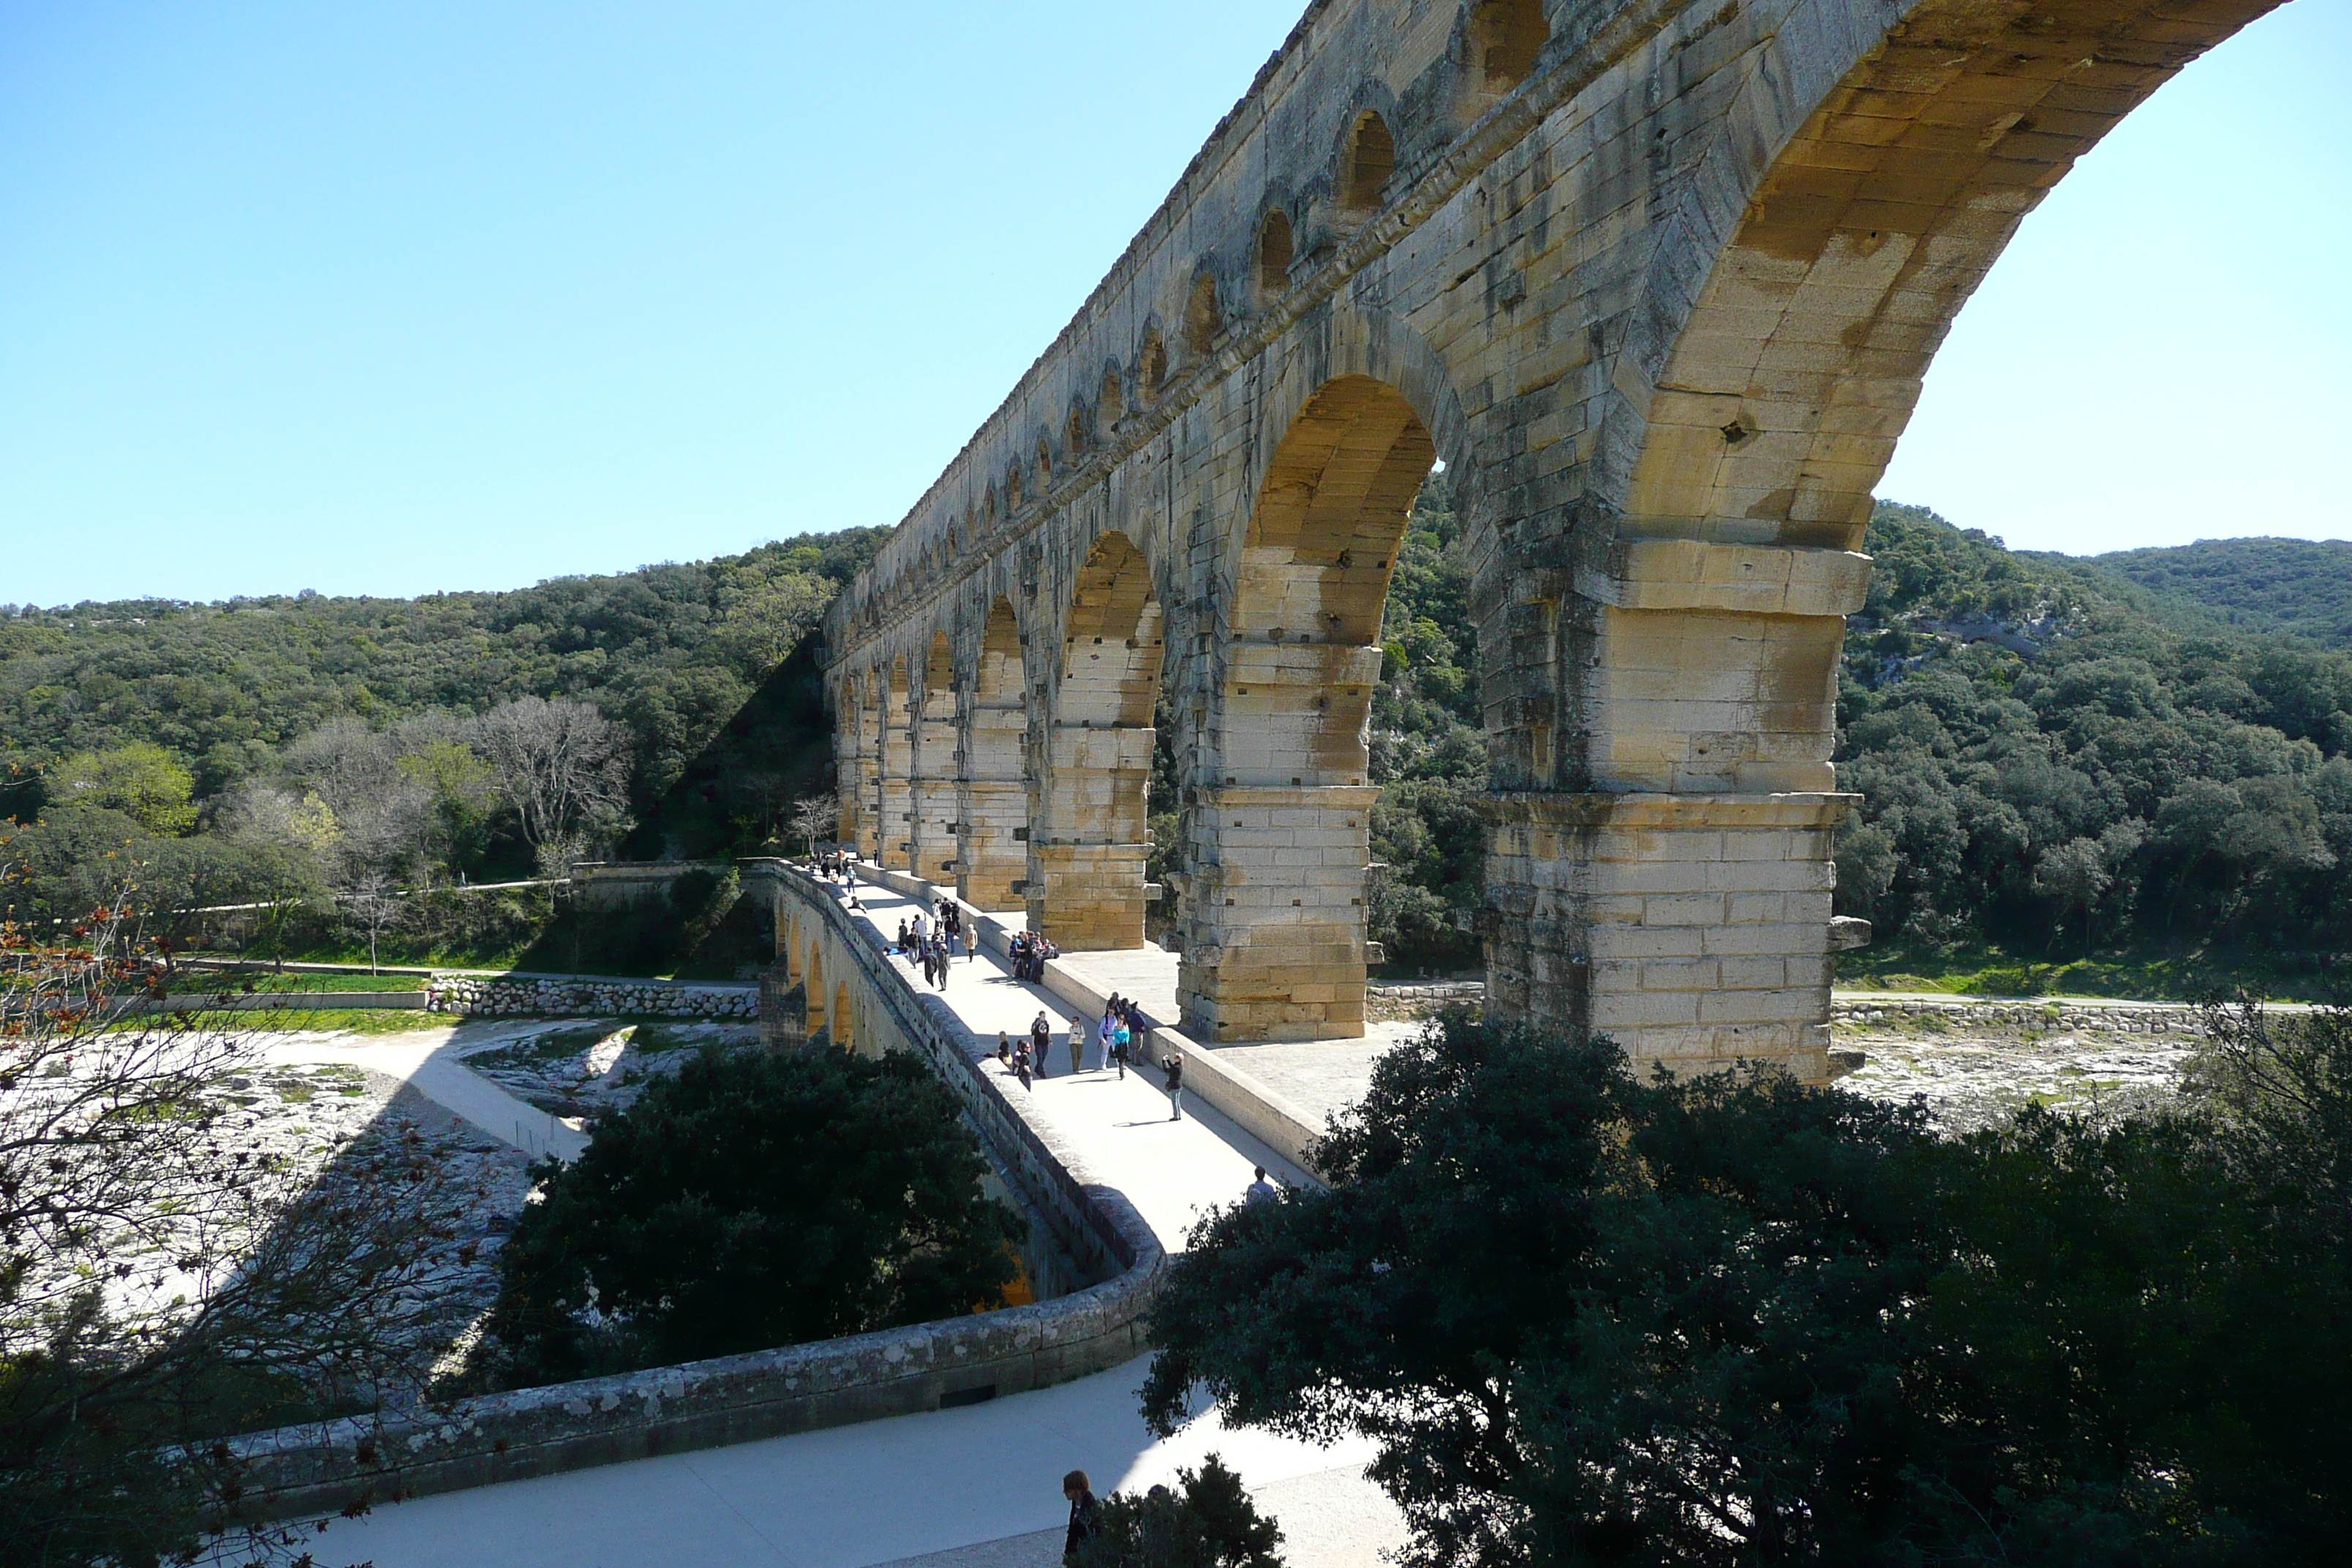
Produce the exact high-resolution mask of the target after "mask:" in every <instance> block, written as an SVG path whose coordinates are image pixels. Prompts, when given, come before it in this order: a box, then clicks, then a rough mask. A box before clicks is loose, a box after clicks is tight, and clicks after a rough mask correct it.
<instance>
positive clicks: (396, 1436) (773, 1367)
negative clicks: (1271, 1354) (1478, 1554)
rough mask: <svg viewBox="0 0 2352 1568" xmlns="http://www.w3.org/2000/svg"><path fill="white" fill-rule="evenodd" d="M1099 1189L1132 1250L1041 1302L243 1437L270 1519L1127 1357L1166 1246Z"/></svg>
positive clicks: (844, 1418) (743, 1436)
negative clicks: (1098, 1279)
mask: <svg viewBox="0 0 2352 1568" xmlns="http://www.w3.org/2000/svg"><path fill="white" fill-rule="evenodd" d="M1093 1202H1094V1203H1095V1205H1097V1209H1098V1211H1099V1212H1100V1213H1101V1214H1102V1215H1103V1218H1104V1221H1105V1223H1106V1224H1107V1225H1108V1226H1109V1227H1110V1228H1111V1230H1112V1231H1113V1233H1114V1234H1115V1235H1116V1236H1117V1237H1118V1240H1119V1242H1120V1245H1121V1246H1122V1247H1124V1248H1125V1249H1126V1250H1127V1251H1128V1253H1129V1255H1130V1257H1131V1258H1132V1263H1131V1266H1130V1267H1129V1268H1128V1269H1127V1270H1126V1271H1125V1272H1124V1273H1121V1274H1120V1275H1118V1277H1117V1278H1116V1279H1111V1280H1110V1281H1108V1283H1106V1284H1102V1285H1097V1286H1096V1287H1094V1288H1093V1289H1087V1290H1082V1291H1079V1292H1077V1293H1076V1294H1075V1295H1070V1296H1065V1297H1062V1298H1060V1299H1059V1300H1053V1301H1047V1302H1044V1303H1042V1304H1040V1305H1037V1306H1031V1307H1014V1308H1010V1309H1007V1310H1003V1311H997V1312H983V1313H980V1314H978V1315H976V1316H973V1317H970V1318H957V1319H952V1320H950V1321H944V1322H937V1323H919V1324H916V1325H914V1326H913V1327H910V1328H904V1329H892V1330H887V1331H883V1332H880V1333H873V1334H859V1335H857V1336H856V1337H854V1338H850V1339H840V1340H827V1341H824V1342H821V1343H817V1344H811V1345H793V1346H790V1347H787V1348H785V1349H782V1350H772V1351H759V1352H753V1353H751V1354H749V1355H737V1356H723V1357H720V1358H718V1359H716V1360H712V1361H699V1362H688V1363H684V1364H682V1365H678V1366H666V1367H656V1368H655V1369H653V1370H651V1371H648V1372H639V1373H623V1374H621V1375H618V1376H614V1377H600V1378H591V1379H588V1380H585V1381H583V1382H579V1383H563V1384H553V1385H551V1386H550V1387H546V1388H526V1389H518V1390H515V1391H513V1392H511V1393H507V1394H486V1395H483V1396H481V1397H479V1398H475V1399H467V1400H461V1401H458V1402H457V1404H455V1405H451V1406H450V1407H449V1408H448V1409H446V1410H445V1411H440V1412H433V1413H427V1414H424V1415H418V1416H417V1417H415V1418H413V1419H408V1420H401V1421H392V1422H377V1421H373V1420H367V1419H362V1418H352V1419H346V1420H341V1421H336V1422H331V1423H328V1424H325V1425H323V1426H298V1427H288V1428H284V1429H281V1430H279V1431H276V1432H267V1433H262V1434H258V1435H257V1436H251V1437H247V1438H243V1439H240V1440H238V1441H237V1442H236V1444H235V1445H234V1447H235V1449H236V1453H237V1456H238V1458H240V1459H242V1460H243V1462H244V1463H245V1465H246V1467H247V1472H246V1478H245V1481H246V1489H247V1496H248V1497H253V1498H257V1499H259V1500H260V1507H259V1510H258V1512H259V1513H260V1514H261V1515H263V1516H266V1517H269V1518H279V1519H283V1518H290V1517H293V1516H295V1515H299V1514H312V1513H329V1512H334V1511H338V1510H341V1509H343V1508H345V1507H348V1506H349V1505H351V1504H352V1503H353V1502H356V1501H359V1500H362V1499H373V1500H379V1501H381V1500H385V1499H388V1498H391V1497H394V1496H395V1495H397V1496H403V1497H406V1496H416V1495H422V1494H425V1493H430V1492H444V1491H454V1490H457V1489H462V1488H467V1487H478V1486H489V1485H492V1484H495V1483H497V1482H499V1481H511V1480H521V1479H525V1478H527V1477H530V1476H544V1475H552V1474H556V1473H558V1472H560V1471H564V1470H574V1469H583V1468H587V1467H589V1466H593V1465H610V1464H618V1463H621V1462H623V1461H625V1460H629V1459H644V1458H653V1457H655V1456H656V1455H660V1454H670V1453H678V1452H682V1451H685V1450H688V1449H693V1448H707V1447H717V1446H718V1445H720V1444H723V1443H742V1442H749V1441H751V1440H752V1439H754V1438H759V1437H776V1436H784V1435H786V1434H788V1433H793V1432H803V1431H808V1430H811V1429H813V1428H815V1427H820V1426H845V1425H847V1424H848V1423H851V1422H856V1421H872V1420H877V1419H879V1418H880V1417H883V1416H887V1415H912V1414H915V1413H917V1412H919V1411H926V1410H937V1409H939V1408H940V1407H941V1406H942V1405H963V1404H977V1403H979V1402H981V1401H982V1400H987V1399H993V1398H996V1397H998V1396H1000V1395H1003V1394H1020V1393H1023V1392H1025V1391H1027V1390H1029V1389H1033V1388H1044V1387H1046V1386H1049V1385H1050V1384H1056V1383H1063V1382H1066V1381H1068V1380H1069V1379H1071V1378H1076V1377H1084V1376H1087V1374H1089V1373H1096V1372H1101V1371H1104V1370H1106V1369H1108V1368H1110V1367H1114V1366H1118V1365H1119V1364H1121V1363H1125V1362H1128V1361H1130V1360H1132V1359H1133V1358H1134V1357H1136V1356H1138V1355H1139V1354H1141V1353H1142V1352H1143V1351H1144V1350H1145V1349H1146V1348H1148V1341H1147V1338H1146V1333H1145V1329H1144V1321H1143V1320H1144V1312H1145V1310H1146V1309H1147V1308H1148V1307H1149V1306H1150V1302H1151V1299H1152V1295H1153V1293H1154V1291H1155V1289H1156V1288H1157V1286H1158V1284H1159V1279H1160V1267H1161V1261H1162V1260H1161V1255H1160V1246H1159V1243H1158V1242H1157V1241H1156V1240H1154V1239H1153V1237H1152V1235H1151V1229H1150V1226H1148V1225H1146V1224H1145V1223H1144V1222H1143V1219H1142V1216H1141V1215H1138V1214H1137V1213H1136V1212H1135V1210H1134V1209H1133V1208H1132V1207H1131V1206H1130V1205H1129V1204H1128V1203H1127V1201H1126V1200H1125V1199H1124V1198H1122V1197H1120V1196H1119V1195H1118V1194H1116V1193H1100V1194H1096V1195H1095V1197H1094V1199H1093Z"/></svg>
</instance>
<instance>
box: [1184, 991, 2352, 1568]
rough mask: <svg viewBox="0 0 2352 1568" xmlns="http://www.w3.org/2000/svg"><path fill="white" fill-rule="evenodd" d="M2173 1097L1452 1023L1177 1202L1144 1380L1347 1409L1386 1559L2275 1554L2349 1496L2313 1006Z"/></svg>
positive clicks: (2232, 1559) (2344, 1057)
mask: <svg viewBox="0 0 2352 1568" xmlns="http://www.w3.org/2000/svg"><path fill="white" fill-rule="evenodd" d="M2200 1075H2201V1079H2200V1081H2202V1082H2203V1083H2206V1084H2209V1085H2210V1086H2212V1087H2210V1088H2203V1089H2195V1090H2194V1092H2193V1093H2192V1097H2191V1099H2190V1100H2189V1102H2188V1103H2187V1105H2186V1106H2185V1107H2183V1108H2182V1109H2181V1110H2179V1111H2178V1112H2177V1113H2174V1114H2168V1115H2162V1116H2157V1117H2140V1118H2126V1119H2124V1120H2122V1121H2116V1122H2113V1123H2110V1124H2105V1125H2101V1124H2094V1123H2093V1122H2090V1121H2077V1120H2074V1119H2070V1118H2067V1117H2063V1116H2058V1115H2054V1114H2051V1113H2049V1112H2046V1111H2042V1110H2028V1111H2026V1112H2023V1113H2021V1114H2020V1115H2019V1116H2018V1117H2017V1118H2016V1119H2015V1120H2014V1121H2011V1123H2009V1124H2007V1125H2005V1126H2002V1127H1999V1128H1995V1129H1992V1130H1990V1131H1983V1132H1979V1133H1973V1134H1970V1135H1969V1136H1967V1137H1965V1138H1958V1139H1945V1138H1940V1137H1938V1136H1937V1135H1936V1133H1935V1131H1934V1130H1933V1129H1932V1128H1931V1127H1929V1126H1928V1124H1927V1121H1926V1118H1925V1112H1924V1111H1923V1110H1920V1109H1918V1108H1916V1107H1912V1108H1902V1107H1889V1106H1885V1105H1880V1104H1876V1103H1874V1102H1872V1101H1870V1100H1864V1099H1863V1098H1861V1097H1859V1096H1854V1095H1849V1094H1846V1093H1844V1092H1843V1091H1840V1090H1837V1089H1811V1088H1807V1087H1805V1086H1802V1085H1800V1084H1798V1083H1796V1082H1794V1081H1792V1080H1790V1079H1787V1078H1786V1077H1783V1076H1779V1075H1775V1074H1772V1073H1769V1072H1764V1071H1746V1070H1742V1071H1738V1072H1727V1073H1721V1074H1715V1075H1709V1076H1706V1077H1703V1078H1700V1079H1692V1080H1689V1081H1681V1082H1678V1081H1675V1080H1673V1079H1668V1078H1664V1077H1663V1076H1662V1077H1661V1079H1659V1080H1658V1081H1655V1082H1653V1083H1647V1084H1643V1083H1639V1082H1637V1081H1636V1080H1635V1079H1633V1076H1632V1074H1631V1073H1630V1072H1629V1071H1628V1069H1627V1068H1626V1066H1625V1063H1624V1059H1623V1058H1622V1054H1621V1053H1619V1052H1618V1051H1617V1050H1616V1049H1615V1047H1612V1046H1611V1045H1610V1044H1609V1043H1608V1042H1607V1041H1605V1040H1583V1041H1559V1040H1545V1039H1541V1038H1538V1037H1533V1036H1528V1035H1520V1034H1511V1033H1507V1032H1505V1031H1501V1030H1496V1029H1488V1028H1481V1027H1477V1026H1470V1025H1467V1024H1465V1023H1462V1022H1460V1021H1454V1022H1452V1023H1450V1024H1448V1025H1447V1026H1444V1027H1443V1028H1440V1029H1433V1030H1432V1031H1431V1032H1430V1033H1428V1034H1427V1035H1425V1036H1423V1037H1422V1038H1420V1039H1418V1040H1416V1041H1414V1042H1412V1043H1411V1044H1409V1045H1407V1046H1405V1047H1401V1048H1400V1049H1398V1050H1397V1051H1395V1052H1393V1053H1391V1055H1390V1056H1388V1057H1387V1058H1383V1059H1382V1061H1381V1064H1380V1065H1379V1067H1378V1068H1377V1069H1376V1071H1375V1074H1374V1077H1373V1080H1372V1084H1371V1087H1370V1092H1369V1093H1368V1094H1367V1095H1366V1096H1365V1098H1364V1100H1362V1102H1361V1103H1360V1106H1359V1107H1358V1108H1357V1109H1356V1110H1353V1111H1351V1112H1350V1113H1349V1115H1348V1116H1347V1117H1346V1118H1344V1119H1341V1120H1338V1121H1335V1122H1334V1125H1333V1127H1332V1130H1331V1132H1330V1135H1329V1136H1328V1138H1327V1139H1325V1140H1324V1141H1322V1142H1320V1143H1319V1144H1318V1146H1317V1148H1316V1149H1315V1151H1314V1159H1315V1162H1316V1163H1317V1165H1318V1168H1319V1169H1321V1170H1323V1171H1324V1172H1325V1173H1328V1177H1329V1180H1330V1186H1329V1189H1328V1191H1327V1192H1319V1193H1318V1192H1296V1193H1292V1194H1286V1196H1285V1197H1284V1199H1283V1200H1282V1201H1281V1202H1279V1203H1274V1204H1256V1205H1235V1206H1234V1207H1233V1208H1230V1209H1227V1210H1225V1211H1223V1212H1222V1213H1218V1214H1215V1215H1210V1216H1209V1217H1208V1218H1206V1219H1204V1220H1203V1221H1202V1224H1201V1226H1199V1227H1198V1228H1197V1229H1196V1231H1195V1232H1194V1234H1193V1237H1192V1245H1191V1247H1190V1248H1189V1250H1188V1251H1186V1252H1185V1253H1183V1254H1181V1255H1180V1256H1179V1257H1178V1258H1176V1259H1175V1260H1174V1261H1173V1263H1172V1264H1171V1270H1170V1274H1169V1278H1168V1280H1167V1283H1166V1286H1165V1288H1164V1289H1163V1291H1162V1293H1161V1295H1160V1300H1159V1301H1158V1303H1157V1305H1156V1307H1155V1309H1154V1312H1153V1317H1152V1334H1153V1338H1154V1340H1155V1342H1157V1343H1158V1344H1159V1345H1160V1347H1161V1351H1160V1357H1159V1359H1158V1360H1157V1361H1156V1362H1155V1363H1154V1365H1153V1368H1152V1371H1151V1373H1150V1377H1149V1379H1148V1381H1147V1383H1146V1384H1145V1389H1144V1396H1145V1414H1146V1415H1147V1417H1148V1418H1149V1419H1150V1421H1151V1422H1152V1424H1153V1425H1154V1426H1156V1427H1157V1428H1158V1429H1160V1430H1161V1431H1163V1432H1166V1431H1169V1430H1171V1429H1172V1428H1173V1426H1175V1425H1177V1424H1178V1423H1179V1422H1181V1420H1182V1419H1183V1417H1184V1416H1185V1415H1187V1414H1188V1413H1189V1409H1190V1403H1189V1402H1190V1397H1191V1392H1192V1389H1193V1387H1194V1386H1195V1385H1197V1384H1205V1386H1206V1387H1207V1389H1208V1391H1209V1393H1210V1394H1212V1395H1213V1396H1214V1397H1215V1399H1216V1400H1217V1401H1218V1402H1219V1404H1220V1405H1221V1407H1222V1409H1223V1414H1224V1415H1225V1417H1226V1419H1228V1420H1229V1421H1234V1422H1239V1423H1243V1424H1249V1425H1262V1426H1271V1427H1274V1428H1276V1430H1279V1431H1283V1432H1286V1433H1290V1434H1293V1435H1297V1436H1307V1437H1313V1438H1318V1439H1331V1438H1336V1437H1339V1436H1347V1435H1357V1436H1366V1437H1370V1438H1371V1439H1373V1440H1374V1441H1375V1442H1377V1443H1378V1444H1379V1445H1380V1447H1381V1456H1380V1458H1378V1459H1377V1460H1376V1461H1375V1462H1374V1464H1373V1465H1372V1467H1371V1468H1370V1474H1371V1476H1372V1477H1373V1479H1375V1480H1377V1481H1378V1482H1379V1483H1380V1484H1381V1486H1382V1487H1383V1488H1385V1489H1387V1490H1388V1492H1389V1493H1390V1495H1391V1497H1393V1498H1394V1499H1395V1500H1396V1501H1397V1503H1398V1505H1399V1506H1400V1508H1401V1509H1402V1511H1403V1512H1404V1514H1405V1517H1406V1519H1407V1520H1408V1521H1409V1522H1410V1524H1411V1526H1412V1530H1413V1533H1414V1543H1413V1545H1412V1549H1411V1552H1410V1554H1409V1561H1411V1562H1412V1563H1416V1564H1421V1565H1424V1568H1438V1565H1441V1564H1443V1565H1447V1568H1453V1565H1469V1564H1478V1565H1480V1568H1486V1565H1496V1568H1499V1565H1502V1564H1518V1563H1591V1564H1601V1563H1626V1564H1633V1563H1639V1564H1643V1565H1645V1568H1647V1565H1655V1564H1665V1565H1689V1568H1744V1565H1747V1564H1753V1563H1865V1564H1879V1563H1884V1564H1890V1565H1891V1564H1927V1563H1970V1564H1976V1563H1981V1564H1991V1563H2018V1564H2025V1563H2032V1564H2046V1565H2048V1568H2061V1565H2064V1568H2075V1565H2077V1564H2085V1563H2087V1564H2095V1565H2101V1568H2107V1565H2112V1568H2123V1565H2125V1564H2192V1563H2193V1564H2223V1563H2229V1564H2237V1563H2245V1564H2253V1563H2263V1564H2312V1565H2317V1564H2321V1563H2333V1562H2335V1561H2337V1560H2338V1559H2339V1557H2340V1549H2341V1542H2342V1540H2343V1539H2344V1536H2345V1532H2346V1531H2347V1526H2352V1438H2347V1433H2346V1428H2345V1424H2344V1422H2343V1421H2342V1418H2341V1416H2342V1411H2343V1410H2344V1408H2345V1407H2346V1405H2347V1402H2352V1362H2347V1358H2346V1357H2345V1356H2344V1355H2343V1354H2342V1352H2341V1348H2340V1326H2341V1322H2342V1321H2343V1319H2344V1317H2345V1315H2346V1314H2347V1312H2352V1246H2347V1218H2346V1215H2347V1201H2346V1200H2347V1196H2352V1192H2347V1185H2346V1181H2347V1174H2352V1015H2347V1014H2345V1013H2341V1012H2327V1013H2323V1014H2322V1015H2321V1016H2318V1017H2317V1018H2315V1019H2313V1020H2311V1021H2309V1022H2307V1023H2305V1022H2297V1023H2294V1024H2291V1025H2290V1024H2284V1023H2282V1022H2281V1021H2280V1020H2277V1019H2267V1020H2264V1019H2262V1018H2260V1017H2259V1016H2248V1015H2242V1016H2240V1017H2239V1018H2238V1019H2237V1021H2236V1022H2235V1023H2234V1024H2231V1025H2230V1026H2228V1027H2225V1028H2224V1029H2222V1030H2221V1031H2220V1032H2219V1033H2218V1034H2217V1044H2216V1046H2215V1047H2214V1050H2213V1052H2212V1053H2211V1056H2210V1059H2209V1061H2208V1063H2207V1064H2206V1065H2205V1066H2204V1067H2203V1068H2200Z"/></svg>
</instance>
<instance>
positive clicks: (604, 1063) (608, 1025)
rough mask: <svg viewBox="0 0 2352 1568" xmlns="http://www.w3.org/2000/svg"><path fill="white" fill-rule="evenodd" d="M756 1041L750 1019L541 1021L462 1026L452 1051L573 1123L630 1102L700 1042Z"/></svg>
mask: <svg viewBox="0 0 2352 1568" xmlns="http://www.w3.org/2000/svg"><path fill="white" fill-rule="evenodd" d="M759 1038H760V1030H759V1026H757V1025H756V1024H715V1023H691V1024H689V1023H669V1022H662V1023H652V1024H629V1025H624V1024H622V1023H620V1022H619V1021H618V1020H616V1019H593V1018H590V1019H570V1020H564V1021H562V1022H551V1021H548V1020H544V1019H541V1020H536V1021H533V1022H530V1023H516V1024H504V1025H480V1024H476V1025H470V1026H467V1028H466V1029H465V1030H464V1031H463V1032H462V1033H461V1035H460V1036H459V1040H458V1050H459V1052H460V1054H461V1055H462V1056H463V1058H464V1059H465V1063H466V1065H467V1067H468V1068H472V1069H473V1070H474V1071H476V1072H478V1073H479V1074H481V1075H482V1076H483V1077H484V1078H487V1079H490V1080H491V1081H493V1082H495V1083H497V1084H498V1085H499V1087H500V1088H502V1089H505V1090H506V1091H507V1092H508V1093H509V1094H511V1095H513V1096H514V1097H515V1098H516V1099H518V1100H525V1101H528V1102H529V1103H530V1104H532V1105H535V1106H537V1107H539V1109H540V1110H544V1111H546V1112H548V1113H549V1114H550V1115H551V1116H559V1117H564V1118H567V1119H570V1120H572V1121H579V1120H581V1119H584V1118H586V1117H588V1116H592V1115H594V1114H595V1113H597V1112H599V1111H604V1110H622V1109H625V1107H627V1106H629V1105H632V1104H634V1103H635V1101H636V1100H637V1097H638V1096H639V1095H642V1094H643V1093H644V1092H645V1091H646V1086H647V1085H649V1084H650V1083H652V1082H653V1080H654V1079H656V1078H659V1077H662V1076H664V1075H665V1074H668V1073H673V1072H676V1071H677V1069H678V1068H681V1067H683V1066H685V1065H686V1063H687V1062H688V1061H689V1060H691V1059H692V1058H693V1057H694V1054H695V1052H696V1051H697V1050H698V1049H700V1048H702V1047H705V1046H721V1047H735V1046H748V1045H756V1044H758V1043H759Z"/></svg>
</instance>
